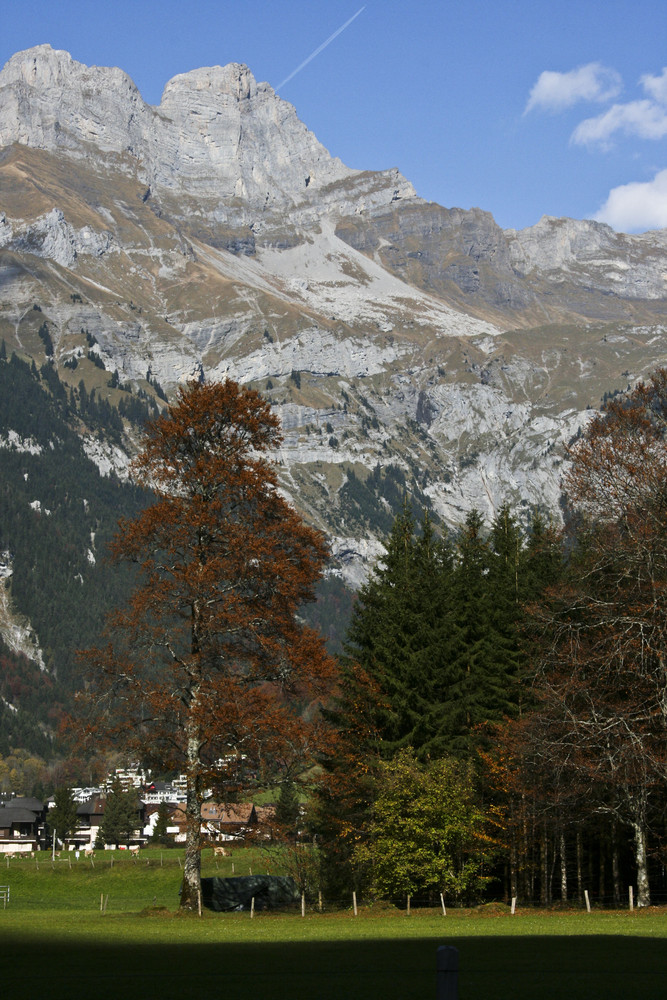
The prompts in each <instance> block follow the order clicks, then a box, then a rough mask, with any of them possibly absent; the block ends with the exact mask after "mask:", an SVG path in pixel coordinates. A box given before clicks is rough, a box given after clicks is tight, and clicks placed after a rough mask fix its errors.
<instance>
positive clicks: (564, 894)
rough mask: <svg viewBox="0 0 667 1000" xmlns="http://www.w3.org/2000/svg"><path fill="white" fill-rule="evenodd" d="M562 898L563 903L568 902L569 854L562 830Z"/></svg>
mask: <svg viewBox="0 0 667 1000" xmlns="http://www.w3.org/2000/svg"><path fill="white" fill-rule="evenodd" d="M559 853H560V898H561V900H562V902H563V903H565V902H566V901H567V854H566V852H565V831H564V830H563V827H562V826H561V828H560V845H559Z"/></svg>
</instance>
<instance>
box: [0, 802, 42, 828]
mask: <svg viewBox="0 0 667 1000" xmlns="http://www.w3.org/2000/svg"><path fill="white" fill-rule="evenodd" d="M36 820H37V816H36V815H35V813H34V812H33V811H32V809H20V808H19V807H18V806H12V808H11V809H8V808H7V807H4V808H0V827H3V828H4V827H7V826H14V824H16V823H34V822H35V821H36Z"/></svg>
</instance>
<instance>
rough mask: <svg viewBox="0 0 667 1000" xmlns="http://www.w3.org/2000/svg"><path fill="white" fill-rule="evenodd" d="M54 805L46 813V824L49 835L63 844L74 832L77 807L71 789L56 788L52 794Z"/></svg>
mask: <svg viewBox="0 0 667 1000" xmlns="http://www.w3.org/2000/svg"><path fill="white" fill-rule="evenodd" d="M53 799H54V804H53V805H52V806H51V808H50V809H49V811H48V813H47V817H46V822H47V826H48V828H49V830H50V832H51V833H55V834H56V836H57V837H58V839H59V840H61V841H62V842H63V843H64V842H65V841H66V840H67V838H68V837H70V836H71V835H72V834H73V833H74V831H75V830H76V825H77V818H78V817H77V811H76V809H77V806H76V802H75V801H74V798H73V795H72V789H71V788H57V789H56V790H55V792H54V794H53Z"/></svg>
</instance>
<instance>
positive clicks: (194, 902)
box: [181, 735, 201, 910]
mask: <svg viewBox="0 0 667 1000" xmlns="http://www.w3.org/2000/svg"><path fill="white" fill-rule="evenodd" d="M198 765H199V740H198V739H197V738H196V737H195V736H194V735H191V736H189V738H188V770H187V787H186V803H185V815H186V820H187V827H186V835H185V836H186V839H185V861H184V864H183V888H182V890H181V907H182V908H183V909H184V910H197V909H198V907H199V895H200V892H201V794H200V788H199V766H198Z"/></svg>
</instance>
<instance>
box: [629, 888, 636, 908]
mask: <svg viewBox="0 0 667 1000" xmlns="http://www.w3.org/2000/svg"><path fill="white" fill-rule="evenodd" d="M628 900H629V902H630V909H631V910H634V908H635V901H634V897H633V895H632V886H631V885H629V886H628Z"/></svg>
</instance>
